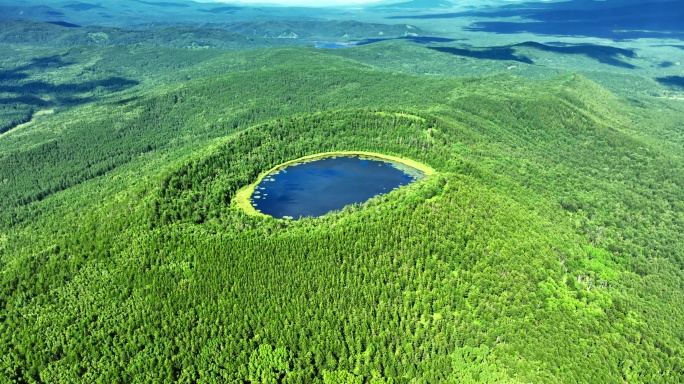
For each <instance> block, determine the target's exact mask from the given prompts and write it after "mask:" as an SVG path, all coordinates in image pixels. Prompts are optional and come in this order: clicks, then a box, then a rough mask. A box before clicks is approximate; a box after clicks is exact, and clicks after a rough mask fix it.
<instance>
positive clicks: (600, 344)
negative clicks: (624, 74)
mask: <svg viewBox="0 0 684 384" xmlns="http://www.w3.org/2000/svg"><path fill="white" fill-rule="evenodd" d="M3 28H9V27H8V26H4V27H3ZM174 33H175V32H174ZM67 37H69V38H70V39H72V38H73V39H76V37H74V36H73V35H69V36H67ZM77 37H78V36H77ZM78 38H79V39H80V38H84V39H87V36H86V37H83V36H81V37H78ZM74 41H75V42H73V43H72V42H70V43H69V44H65V45H64V46H41V47H38V45H40V44H37V43H36V47H34V48H33V49H28V48H25V47H22V46H19V45H15V44H14V43H11V42H10V43H3V44H4V45H2V46H3V47H4V48H5V49H6V50H7V52H12V55H10V56H8V57H5V58H2V59H0V60H2V63H3V67H2V68H3V69H2V73H1V76H0V78H1V79H2V83H1V84H0V99H2V101H3V102H2V104H0V105H1V107H0V382H3V383H5V382H6V383H159V382H172V381H178V382H184V383H194V382H202V383H224V382H230V383H309V382H310V383H377V384H379V383H448V382H456V383H475V382H486V383H570V382H595V383H626V382H627V383H642V382H643V383H656V382H657V383H681V382H683V381H684V236H682V233H684V158H683V157H682V155H681V154H682V153H684V130H683V128H682V126H681V116H684V102H683V101H682V100H679V99H676V98H662V97H656V96H659V95H648V94H636V93H634V92H632V93H629V92H627V93H621V92H619V89H617V88H616V89H612V88H611V87H610V84H602V83H601V82H600V81H597V79H596V78H594V77H597V78H599V80H600V79H601V78H605V77H602V76H603V75H601V76H599V75H596V73H594V74H595V75H596V76H594V77H592V76H588V75H587V74H585V73H581V72H580V71H575V72H567V71H561V72H562V73H558V74H556V73H550V72H545V73H544V76H536V77H535V76H517V75H516V74H515V73H510V72H504V73H492V74H479V75H473V74H467V76H466V75H463V76H457V75H456V74H453V73H452V74H450V73H442V74H441V75H440V76H424V75H419V74H417V72H420V71H419V70H418V69H416V67H410V68H411V69H410V70H399V69H398V67H401V65H400V63H397V62H395V61H393V59H387V60H388V61H387V64H386V65H385V66H383V65H381V61H382V57H381V56H380V55H381V54H383V52H386V51H387V50H388V47H390V48H391V47H393V46H394V44H395V43H387V44H385V45H383V44H379V45H377V48H376V46H366V47H363V48H361V49H359V50H357V51H345V52H344V53H343V52H342V51H325V50H318V49H315V48H310V47H271V48H267V49H250V50H230V51H228V50H202V51H198V50H193V49H187V48H178V47H174V46H173V44H170V45H169V46H163V47H157V46H132V45H111V46H105V45H97V44H93V45H92V46H90V45H79V44H80V43H78V41H80V40H74ZM405 49H406V50H407V51H410V50H414V49H418V48H416V46H410V47H408V48H405ZM355 55H359V56H360V55H365V56H364V57H363V58H361V57H355ZM426 55H428V56H426V57H432V56H430V55H432V53H430V54H426ZM407 60H408V61H410V60H414V59H413V58H409V59H407ZM421 65H427V64H426V63H422V64H421ZM608 83H610V82H608ZM46 110H50V111H51V112H50V113H47V112H43V113H38V112H39V111H46ZM416 117H419V118H416ZM329 151H368V152H376V153H382V154H386V155H390V156H398V157H404V158H408V159H412V160H415V161H418V162H421V163H423V164H426V165H428V166H429V167H431V168H433V169H434V170H435V171H436V172H435V173H434V174H432V175H430V176H428V177H426V178H425V179H423V180H420V181H417V182H415V183H412V184H410V185H408V186H405V187H402V188H400V189H398V190H395V191H392V192H391V193H389V194H386V195H382V196H378V197H375V198H372V199H370V200H368V201H367V202H365V203H362V204H355V205H351V206H347V207H345V208H343V209H342V210H340V211H335V212H331V213H329V214H327V215H325V216H322V217H318V218H310V217H309V218H303V219H301V220H294V221H287V220H279V219H275V218H271V217H267V216H263V215H262V216H251V215H248V214H246V213H245V212H244V211H242V210H241V209H239V208H238V207H237V206H236V205H235V203H234V202H233V198H234V196H235V193H236V191H237V190H238V189H240V188H242V187H244V186H246V185H249V184H250V183H253V182H254V181H255V180H256V178H257V177H258V175H259V174H260V173H261V172H263V171H265V170H268V169H271V168H272V167H274V166H276V165H278V164H281V163H284V162H287V161H289V160H293V159H297V158H300V157H303V156H307V155H311V154H315V153H320V152H329Z"/></svg>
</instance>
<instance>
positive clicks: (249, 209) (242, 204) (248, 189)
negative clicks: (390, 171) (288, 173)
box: [233, 151, 435, 220]
mask: <svg viewBox="0 0 684 384" xmlns="http://www.w3.org/2000/svg"><path fill="white" fill-rule="evenodd" d="M339 156H352V157H359V158H364V157H366V158H370V159H376V160H383V161H386V162H389V163H392V164H397V165H400V166H401V165H403V166H408V167H411V168H415V169H417V170H419V171H421V172H423V174H425V177H428V176H430V175H432V174H434V173H435V170H434V169H433V168H432V167H430V166H428V165H425V164H423V163H419V162H417V161H415V160H411V159H407V158H403V157H398V156H391V155H385V154H382V153H377V152H364V151H334V152H321V153H316V154H313V155H307V156H304V157H300V158H297V159H294V160H290V161H286V162H284V163H282V164H278V165H276V166H275V167H273V168H271V169H269V170H267V171H264V172H261V173H260V174H259V177H257V179H256V180H255V181H254V182H253V183H252V184H249V185H246V186H244V187H242V188H240V189H239V190H238V191H237V192H236V193H235V197H234V198H233V202H234V203H235V204H236V205H237V207H238V208H240V209H242V210H243V211H244V212H245V213H247V214H248V215H252V216H263V217H271V218H274V219H277V220H282V219H279V218H276V217H273V216H271V215H267V214H265V213H262V212H259V211H257V210H256V209H255V208H254V207H253V206H252V202H251V201H250V197H251V196H252V195H253V194H254V190H255V189H256V187H257V185H259V183H261V182H262V180H263V179H264V177H266V176H268V175H270V174H272V173H274V172H279V171H280V170H282V169H284V168H287V167H289V166H291V165H294V164H301V163H306V162H310V161H315V160H321V159H325V158H328V157H339Z"/></svg>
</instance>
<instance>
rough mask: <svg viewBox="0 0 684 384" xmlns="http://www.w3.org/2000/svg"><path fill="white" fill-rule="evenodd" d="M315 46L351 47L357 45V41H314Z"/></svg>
mask: <svg viewBox="0 0 684 384" xmlns="http://www.w3.org/2000/svg"><path fill="white" fill-rule="evenodd" d="M314 46H315V47H316V48H325V49H339V48H351V47H356V44H355V43H347V42H344V43H338V42H334V41H314Z"/></svg>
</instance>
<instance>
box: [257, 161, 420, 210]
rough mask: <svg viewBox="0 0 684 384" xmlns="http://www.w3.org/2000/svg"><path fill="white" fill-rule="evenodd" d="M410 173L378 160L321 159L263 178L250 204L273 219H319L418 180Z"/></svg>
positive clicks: (418, 172) (418, 173)
mask: <svg viewBox="0 0 684 384" xmlns="http://www.w3.org/2000/svg"><path fill="white" fill-rule="evenodd" d="M411 173H412V175H409V174H408V173H406V172H404V171H402V170H399V169H397V168H395V167H394V166H393V165H391V164H390V163H387V162H384V161H382V160H374V159H373V160H371V159H362V158H359V157H352V156H344V157H335V158H325V159H320V160H315V161H311V162H306V163H300V164H294V165H291V166H288V167H287V168H285V169H283V170H281V171H280V173H278V174H271V175H270V176H266V177H264V179H263V180H262V181H261V183H259V185H257V187H256V190H255V192H254V194H253V195H252V197H251V202H252V205H253V206H254V208H255V209H257V210H259V211H261V212H262V213H265V214H267V215H270V216H273V217H276V218H284V217H287V216H289V217H292V218H293V219H298V218H299V217H300V216H322V215H325V214H326V213H328V212H330V211H333V210H339V209H342V207H344V206H345V205H349V204H353V203H362V202H364V201H366V200H368V199H370V198H371V197H373V196H375V195H378V194H384V193H388V192H390V191H392V189H395V188H398V187H401V186H403V185H406V184H409V183H411V182H412V181H415V180H416V179H417V178H419V177H420V176H422V173H421V172H420V171H418V170H417V169H411Z"/></svg>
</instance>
